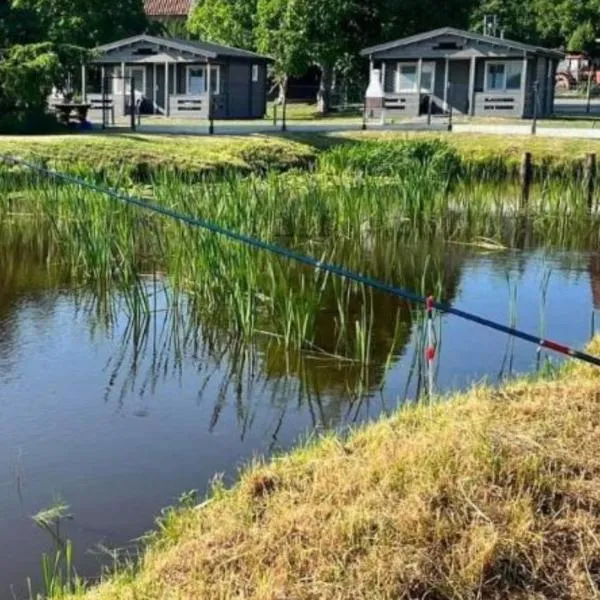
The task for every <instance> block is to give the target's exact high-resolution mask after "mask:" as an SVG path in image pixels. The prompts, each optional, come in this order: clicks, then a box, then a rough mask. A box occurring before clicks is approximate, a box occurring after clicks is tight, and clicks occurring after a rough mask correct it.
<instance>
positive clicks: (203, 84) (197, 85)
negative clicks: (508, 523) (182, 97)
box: [186, 65, 221, 96]
mask: <svg viewBox="0 0 600 600" xmlns="http://www.w3.org/2000/svg"><path fill="white" fill-rule="evenodd" d="M210 78H211V82H210V87H211V90H212V93H213V94H219V93H220V90H221V70H220V68H219V67H218V66H217V65H213V66H211V67H210ZM207 91H208V77H207V72H206V67H205V66H200V65H188V67H187V76H186V93H187V94H189V95H192V96H201V95H203V94H205V93H206V92H207Z"/></svg>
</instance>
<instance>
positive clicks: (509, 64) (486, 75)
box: [484, 60, 523, 93]
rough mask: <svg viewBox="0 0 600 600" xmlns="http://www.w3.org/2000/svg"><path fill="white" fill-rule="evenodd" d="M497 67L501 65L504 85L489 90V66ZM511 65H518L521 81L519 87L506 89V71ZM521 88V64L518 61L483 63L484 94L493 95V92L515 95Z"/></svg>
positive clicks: (521, 80)
mask: <svg viewBox="0 0 600 600" xmlns="http://www.w3.org/2000/svg"><path fill="white" fill-rule="evenodd" d="M492 65H494V66H497V65H502V66H503V67H504V83H503V85H502V87H501V88H490V85H489V83H490V81H489V80H490V66H492ZM511 65H518V66H519V69H520V71H521V79H520V82H519V87H518V88H515V89H510V90H509V89H507V87H506V85H507V83H508V69H509V67H510V66H511ZM522 88H523V63H522V62H520V61H516V60H487V61H486V62H485V85H484V89H485V91H486V93H493V92H503V93H505V92H511V93H515V92H518V91H520V90H522Z"/></svg>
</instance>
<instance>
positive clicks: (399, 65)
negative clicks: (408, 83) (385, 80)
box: [394, 60, 435, 94]
mask: <svg viewBox="0 0 600 600" xmlns="http://www.w3.org/2000/svg"><path fill="white" fill-rule="evenodd" d="M402 67H414V68H415V72H416V75H417V79H418V76H419V63H418V62H415V61H411V62H399V63H397V64H396V81H395V85H394V87H395V88H396V89H395V93H396V94H416V93H417V85H418V81H417V80H415V87H414V88H410V89H408V88H404V89H400V70H401V69H402ZM426 68H427V69H431V89H425V88H424V87H423V72H424V71H425V69H426ZM434 91H435V61H431V60H427V61H423V62H422V64H421V94H433V93H434Z"/></svg>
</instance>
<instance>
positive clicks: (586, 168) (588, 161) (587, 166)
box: [583, 152, 596, 212]
mask: <svg viewBox="0 0 600 600" xmlns="http://www.w3.org/2000/svg"><path fill="white" fill-rule="evenodd" d="M583 182H584V185H585V197H586V200H587V205H588V208H589V209H590V212H592V211H593V210H594V187H595V183H596V154H595V152H588V153H587V154H586V155H585V162H584V163H583Z"/></svg>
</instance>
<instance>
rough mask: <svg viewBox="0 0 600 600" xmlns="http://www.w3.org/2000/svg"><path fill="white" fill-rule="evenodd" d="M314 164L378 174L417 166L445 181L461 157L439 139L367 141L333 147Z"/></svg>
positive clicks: (455, 170)
mask: <svg viewBox="0 0 600 600" xmlns="http://www.w3.org/2000/svg"><path fill="white" fill-rule="evenodd" d="M318 164H319V167H320V168H322V169H325V170H329V171H339V170H349V171H354V172H356V173H362V174H368V175H382V176H403V175H407V174H409V173H411V172H414V171H415V170H418V171H421V172H426V173H429V174H431V175H432V176H434V177H435V178H436V179H437V178H440V179H441V180H444V181H446V180H451V179H455V178H456V176H457V175H458V174H459V172H460V167H461V159H460V157H459V155H458V153H457V152H456V150H455V149H454V148H452V147H451V146H449V145H448V144H446V143H445V142H443V141H442V140H436V139H433V140H396V141H367V142H362V143H360V144H348V145H340V146H338V147H337V148H333V149H332V150H329V151H327V152H325V153H324V154H322V155H321V156H320V157H319V161H318Z"/></svg>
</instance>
